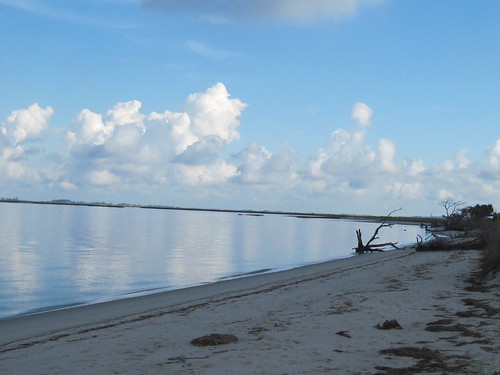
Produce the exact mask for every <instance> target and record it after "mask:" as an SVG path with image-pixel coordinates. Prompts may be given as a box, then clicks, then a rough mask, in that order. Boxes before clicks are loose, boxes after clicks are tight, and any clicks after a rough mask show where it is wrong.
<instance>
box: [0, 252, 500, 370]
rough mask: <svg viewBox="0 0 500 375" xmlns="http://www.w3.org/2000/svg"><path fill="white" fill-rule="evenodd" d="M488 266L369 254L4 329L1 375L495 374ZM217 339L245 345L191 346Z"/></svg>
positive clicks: (495, 295)
mask: <svg viewBox="0 0 500 375" xmlns="http://www.w3.org/2000/svg"><path fill="white" fill-rule="evenodd" d="M478 258H479V252H477V251H453V252H427V253H415V252H414V251H411V250H404V251H392V252H387V253H380V254H369V255H363V256H356V257H353V258H349V259H344V260H339V261H333V262H327V263H322V264H318V265H313V266H307V267H301V268H297V269H294V270H290V271H284V272H278V273H273V274H266V275H256V276H252V277H248V278H243V279H237V280H228V281H224V282H220V283H216V284H210V285H205V286H201V287H195V288H189V289H185V290H181V291H173V292H167V293H161V294H156V295H151V296H145V297H139V298H132V299H128V300H121V301H115V302H110V303H104V304H98V305H92V306H85V307H79V308H72V309H66V310H61V311H56V312H50V313H44V314H38V315H33V316H27V317H21V318H15V319H8V320H3V321H0V374H2V375H4V374H6V375H7V374H9V375H10V374H25V375H29V374H238V375H243V374H323V373H326V374H376V373H380V374H393V373H394V374H412V373H422V374H432V373H436V374H442V373H459V374H460V373H463V374H493V373H495V371H499V370H500V355H499V350H500V325H499V318H500V316H499V309H500V298H499V297H500V288H499V285H498V284H499V283H500V280H499V278H498V277H497V278H496V279H495V280H492V281H490V282H489V283H488V284H487V285H486V287H484V286H483V287H478V286H477V285H475V286H474V285H472V284H470V282H468V281H467V280H466V279H467V278H468V277H469V276H470V273H471V270H474V269H476V268H477V260H478ZM394 319H395V320H397V322H398V323H399V325H400V326H401V327H402V329H378V328H376V325H377V324H379V325H380V326H383V325H384V322H385V321H386V320H387V321H390V320H394ZM212 333H219V334H231V335H234V336H236V337H237V338H238V341H237V342H233V343H229V344H226V345H217V346H201V347H200V346H193V345H192V344H191V343H190V342H191V340H192V339H194V338H198V337H200V336H204V335H208V334H212ZM233 341H234V337H233ZM396 368H399V369H402V370H400V371H396V370H391V369H396Z"/></svg>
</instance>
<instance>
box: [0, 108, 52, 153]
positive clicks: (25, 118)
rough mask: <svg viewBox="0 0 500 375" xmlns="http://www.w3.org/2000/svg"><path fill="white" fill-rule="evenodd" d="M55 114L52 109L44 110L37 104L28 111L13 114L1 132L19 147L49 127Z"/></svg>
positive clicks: (23, 110) (22, 110) (27, 109)
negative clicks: (49, 122) (50, 120)
mask: <svg viewBox="0 0 500 375" xmlns="http://www.w3.org/2000/svg"><path fill="white" fill-rule="evenodd" d="M53 113H54V110H53V109H52V108H51V107H46V108H45V109H44V108H42V107H40V105H39V104H38V103H35V104H32V105H30V106H29V107H28V108H26V109H19V110H17V111H14V112H12V113H11V115H10V116H8V117H7V120H6V121H5V123H4V125H3V126H2V127H1V128H0V130H1V132H2V134H3V135H4V136H5V137H7V138H10V139H11V142H12V143H13V144H16V145H17V144H20V143H23V142H24V141H26V140H27V139H29V138H33V137H36V136H37V135H39V134H40V133H41V132H42V130H44V129H45V128H46V127H47V123H48V121H49V119H50V117H51V116H52V114H53Z"/></svg>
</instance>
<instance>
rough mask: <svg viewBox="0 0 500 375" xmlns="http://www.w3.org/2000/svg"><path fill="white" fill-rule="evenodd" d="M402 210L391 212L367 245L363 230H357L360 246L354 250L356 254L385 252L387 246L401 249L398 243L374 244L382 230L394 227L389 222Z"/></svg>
mask: <svg viewBox="0 0 500 375" xmlns="http://www.w3.org/2000/svg"><path fill="white" fill-rule="evenodd" d="M400 210H401V208H398V209H397V210H394V211H391V212H389V214H388V215H387V218H386V219H385V220H384V222H383V223H382V224H380V225H379V226H378V227H377V229H375V232H373V236H372V237H371V238H370V240H369V241H368V242H367V243H366V244H364V243H363V238H362V236H363V234H362V233H361V229H357V230H356V237H357V239H358V246H357V247H355V248H354V250H355V251H356V253H358V254H363V253H371V252H374V251H384V250H383V249H382V248H383V247H387V246H391V247H393V248H395V249H399V247H397V246H396V245H397V242H385V243H379V244H374V243H372V242H373V241H375V240H378V239H379V237H377V236H378V232H379V230H380V229H382V228H386V227H388V228H391V227H392V224H390V223H387V220H388V219H389V217H390V216H391V215H392V214H393V213H394V212H397V211H400Z"/></svg>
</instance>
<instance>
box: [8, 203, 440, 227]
mask: <svg viewBox="0 0 500 375" xmlns="http://www.w3.org/2000/svg"><path fill="white" fill-rule="evenodd" d="M0 203H24V204H45V205H58V206H87V207H110V208H126V207H130V208H145V209H155V210H175V211H200V212H226V213H237V214H246V215H254V216H256V215H288V216H293V217H297V218H302V219H337V220H360V221H370V222H382V221H386V222H388V223H404V224H432V223H441V222H442V221H443V220H444V219H443V218H440V217H420V216H391V217H389V218H388V217H387V216H376V215H350V214H324V213H313V212H309V213H306V212H294V211H268V210H232V209H223V208H221V209H218V208H192V207H176V206H162V205H140V204H126V203H119V204H114V203H89V202H73V201H69V200H53V201H34V200H21V199H0Z"/></svg>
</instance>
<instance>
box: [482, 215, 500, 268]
mask: <svg viewBox="0 0 500 375" xmlns="http://www.w3.org/2000/svg"><path fill="white" fill-rule="evenodd" d="M498 271H500V221H499V220H496V221H495V222H492V223H490V224H489V225H488V227H487V229H486V248H485V250H484V254H483V258H482V259H481V276H482V277H486V276H487V275H490V274H496V273H497V272H498Z"/></svg>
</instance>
